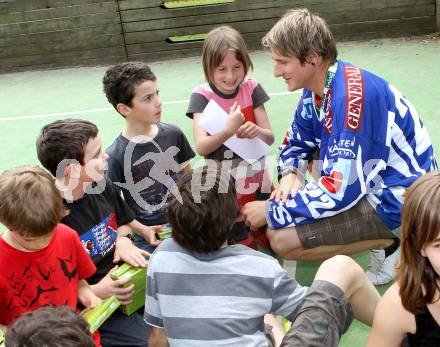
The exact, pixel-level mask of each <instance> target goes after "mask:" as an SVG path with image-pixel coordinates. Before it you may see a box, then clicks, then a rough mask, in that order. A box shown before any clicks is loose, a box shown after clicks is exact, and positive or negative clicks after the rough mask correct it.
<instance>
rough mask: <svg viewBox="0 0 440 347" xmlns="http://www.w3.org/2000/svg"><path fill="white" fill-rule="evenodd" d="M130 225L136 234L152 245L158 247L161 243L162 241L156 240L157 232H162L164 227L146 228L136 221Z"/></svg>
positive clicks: (152, 226)
mask: <svg viewBox="0 0 440 347" xmlns="http://www.w3.org/2000/svg"><path fill="white" fill-rule="evenodd" d="M128 225H129V226H130V228H131V230H132V231H133V232H134V233H136V234H138V235H140V236H142V237H143V238H144V239H145V240H146V241H147V242H148V243H149V244H150V245H152V246H157V245H158V244H159V243H160V240H158V239H157V238H156V232H158V231H161V230H162V225H151V226H146V225H143V224H142V223H140V222H139V221H137V220H136V219H133V220H132V221H131V222H130V223H128Z"/></svg>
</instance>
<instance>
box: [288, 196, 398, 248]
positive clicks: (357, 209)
mask: <svg viewBox="0 0 440 347" xmlns="http://www.w3.org/2000/svg"><path fill="white" fill-rule="evenodd" d="M295 229H296V232H297V233H298V237H299V240H300V241H301V245H302V247H303V248H304V249H310V248H315V247H318V246H324V245H325V246H332V245H346V244H349V243H353V242H358V241H364V240H379V239H393V238H398V237H399V232H400V230H399V229H396V230H390V229H388V227H387V226H386V225H385V224H384V223H383V222H382V220H381V219H380V218H379V217H378V215H377V213H376V211H375V210H374V208H373V206H371V204H370V203H369V202H368V201H367V199H366V198H362V199H361V200H360V201H359V202H358V203H357V204H356V205H355V206H354V207H352V208H351V209H349V210H347V211H345V212H342V213H339V214H337V215H335V216H333V217H329V218H324V219H319V220H317V221H316V222H313V223H310V224H306V225H300V226H297V227H295Z"/></svg>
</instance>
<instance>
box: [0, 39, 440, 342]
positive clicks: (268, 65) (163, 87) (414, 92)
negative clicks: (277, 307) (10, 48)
mask: <svg viewBox="0 0 440 347" xmlns="http://www.w3.org/2000/svg"><path fill="white" fill-rule="evenodd" d="M338 50H339V58H340V59H343V60H347V61H349V62H351V63H353V64H355V65H358V66H360V67H362V68H365V69H368V70H370V71H372V72H374V73H377V74H378V75H380V76H382V77H384V78H385V79H387V80H388V81H389V82H390V83H391V84H393V85H394V86H396V87H397V88H398V89H399V90H400V91H401V92H402V93H403V94H404V95H405V96H406V97H407V98H408V99H409V100H410V101H411V102H412V103H413V105H414V106H415V108H416V109H417V111H418V113H419V115H420V116H421V118H422V120H423V122H424V123H425V125H426V126H427V128H428V132H429V134H430V137H431V140H432V142H433V143H434V148H435V150H436V151H437V155H438V153H439V152H438V148H440V122H439V121H438V119H440V108H439V107H438V104H439V101H440V84H439V82H438V77H439V76H440V64H439V57H440V39H439V38H438V37H436V36H429V37H427V36H425V37H418V38H413V39H392V40H391V39H384V40H375V41H366V42H345V43H340V44H339V45H338ZM251 57H252V59H253V62H254V71H253V72H252V75H253V76H255V77H256V78H257V79H258V80H259V81H260V82H261V84H262V86H263V87H264V88H265V89H266V91H267V92H268V93H269V94H270V95H271V100H270V101H269V102H268V103H266V109H267V113H268V115H269V118H270V121H271V125H272V128H273V130H274V133H275V137H276V139H275V145H274V146H273V147H272V149H271V152H270V160H269V162H271V163H272V164H274V163H275V156H276V146H277V145H278V144H279V143H281V141H282V139H283V136H284V133H285V131H286V129H287V127H288V126H289V125H290V123H291V119H292V116H293V112H294V110H295V107H296V104H297V102H298V100H299V97H300V94H299V93H293V94H292V93H288V92H287V90H286V87H285V84H284V82H283V81H282V80H281V79H276V78H274V77H273V73H272V69H273V63H272V61H271V58H270V54H269V53H267V52H263V51H256V52H253V53H252V55H251ZM151 67H152V70H153V71H154V72H155V74H156V76H157V77H158V83H159V88H160V95H161V97H162V101H163V112H162V115H163V116H162V117H163V119H162V120H163V121H164V122H169V123H174V124H177V125H178V126H180V127H181V128H182V130H183V131H184V132H185V134H186V135H187V137H188V139H189V141H190V142H191V143H192V144H193V143H194V141H193V135H192V123H191V120H190V119H189V118H187V117H186V116H185V111H186V107H187V99H188V98H189V95H190V93H191V90H192V88H194V87H195V86H196V85H198V84H199V83H201V82H203V80H204V77H203V71H202V66H201V63H200V58H197V57H196V58H184V59H177V60H171V61H166V62H152V63H151ZM105 70H106V67H105V66H102V67H87V68H71V69H62V70H49V71H33V72H22V73H13V74H3V75H0V100H1V105H2V107H1V108H0V129H1V137H0V148H1V153H2V154H1V161H0V171H3V170H5V169H7V168H12V167H15V166H18V165H24V164H37V163H38V160H37V158H36V152H35V139H36V136H37V134H38V132H39V131H40V129H41V127H42V126H43V125H45V124H47V123H49V122H51V121H54V120H56V119H62V118H70V117H73V118H84V119H87V120H90V121H92V122H94V123H96V124H97V125H98V127H99V129H100V136H101V139H102V142H103V145H104V147H107V146H108V145H109V144H110V143H111V142H112V141H113V140H114V138H115V137H116V136H117V135H118V134H119V133H120V132H121V129H122V128H123V126H124V120H123V118H122V117H121V116H120V115H119V114H117V113H116V111H115V110H113V108H112V107H111V105H110V104H108V102H107V100H106V98H105V96H104V93H103V91H102V77H103V75H104V72H105ZM200 162H201V161H200V158H195V159H194V160H193V162H192V165H193V166H197V165H200ZM273 169H274V170H275V168H274V167H273ZM354 257H355V259H356V260H358V261H359V262H360V263H361V264H362V265H363V266H366V264H367V262H368V254H367V253H362V254H358V255H355V256H354ZM317 266H318V263H315V262H307V263H305V262H299V263H298V264H296V278H297V280H298V281H299V282H300V283H302V284H309V283H310V282H311V280H312V278H313V276H314V273H315V271H316V268H317ZM380 289H381V291H383V290H384V289H385V288H380ZM368 332H369V328H368V327H366V326H364V325H362V324H361V323H358V322H355V323H353V325H352V327H351V328H350V330H349V332H348V333H347V334H346V335H345V336H344V337H343V339H342V343H341V346H345V347H352V346H363V345H364V343H365V341H366V338H367V336H368Z"/></svg>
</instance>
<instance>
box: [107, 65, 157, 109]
mask: <svg viewBox="0 0 440 347" xmlns="http://www.w3.org/2000/svg"><path fill="white" fill-rule="evenodd" d="M145 81H156V76H155V75H154V73H153V72H152V71H151V69H150V67H149V66H148V65H147V64H145V63H142V62H127V63H121V64H117V65H113V66H110V67H109V68H108V69H107V71H106V72H105V75H104V78H103V80H102V83H103V85H104V93H105V95H106V97H107V100H108V101H109V103H111V104H112V105H113V107H114V108H115V110H116V111H118V109H117V105H118V104H119V103H121V104H124V105H127V106H132V99H133V97H134V93H135V88H136V87H137V86H138V85H140V84H141V83H143V82H145ZM118 112H119V111H118Z"/></svg>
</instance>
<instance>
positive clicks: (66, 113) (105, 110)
mask: <svg viewBox="0 0 440 347" xmlns="http://www.w3.org/2000/svg"><path fill="white" fill-rule="evenodd" d="M299 93H302V90H295V91H294V92H279V93H269V96H285V95H293V94H299ZM188 102H189V100H188V99H187V100H174V101H164V102H163V103H162V104H163V105H175V104H187V103H188ZM111 110H113V107H105V108H94V109H90V110H82V111H71V112H57V113H45V114H34V115H30V116H21V117H4V118H0V122H8V121H14V120H25V119H40V118H50V117H65V116H73V115H82V114H88V113H99V112H108V111H111Z"/></svg>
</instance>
